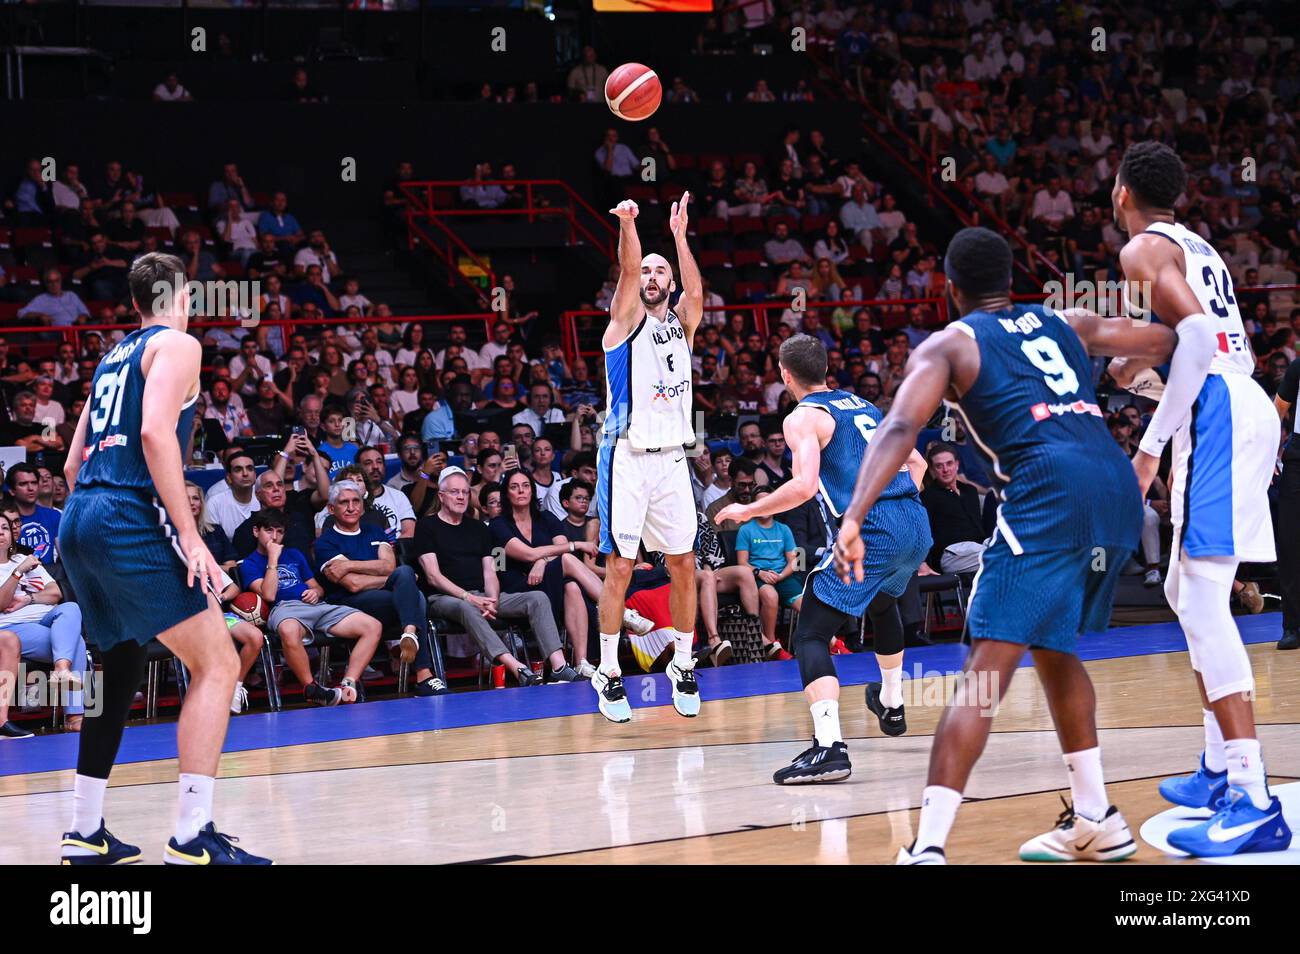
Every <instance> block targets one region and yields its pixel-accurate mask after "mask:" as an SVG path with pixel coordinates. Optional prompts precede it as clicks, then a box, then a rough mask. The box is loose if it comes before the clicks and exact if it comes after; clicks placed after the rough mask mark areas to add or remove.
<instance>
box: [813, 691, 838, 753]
mask: <svg viewBox="0 0 1300 954" xmlns="http://www.w3.org/2000/svg"><path fill="white" fill-rule="evenodd" d="M808 708H809V709H810V710H811V711H812V717H813V735H814V736H815V737H816V739H817V744H818V745H822V746H826V747H827V748H830V746H832V745H834V744H835V743H836V742H843V741H844V737H843V736H842V735H840V703H839V700H838V699H823V700H822V701H821V702H814V703H813V704H812V705H811V706H809V707H808Z"/></svg>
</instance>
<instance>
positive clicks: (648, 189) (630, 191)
mask: <svg viewBox="0 0 1300 954" xmlns="http://www.w3.org/2000/svg"><path fill="white" fill-rule="evenodd" d="M623 198H625V199H631V200H632V201H633V202H635V203H637V205H656V204H658V202H659V192H658V191H657V190H656V189H655V187H654V186H651V185H629V186H624V188H623Z"/></svg>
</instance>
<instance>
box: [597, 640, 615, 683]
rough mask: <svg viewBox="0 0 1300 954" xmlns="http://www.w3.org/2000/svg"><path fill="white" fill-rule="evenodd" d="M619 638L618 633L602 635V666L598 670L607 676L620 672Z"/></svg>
mask: <svg viewBox="0 0 1300 954" xmlns="http://www.w3.org/2000/svg"><path fill="white" fill-rule="evenodd" d="M618 638H619V634H618V633H601V634H600V665H599V666H597V667H596V668H597V669H599V670H600V671H601V672H603V673H605V674H606V675H611V674H614V673H618V672H619V668H618Z"/></svg>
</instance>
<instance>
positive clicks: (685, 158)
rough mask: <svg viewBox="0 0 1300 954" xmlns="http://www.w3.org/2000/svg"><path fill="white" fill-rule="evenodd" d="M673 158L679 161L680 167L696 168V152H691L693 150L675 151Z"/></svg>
mask: <svg viewBox="0 0 1300 954" xmlns="http://www.w3.org/2000/svg"><path fill="white" fill-rule="evenodd" d="M673 159H675V160H676V161H677V168H678V169H694V168H695V154H694V153H691V152H675V153H673Z"/></svg>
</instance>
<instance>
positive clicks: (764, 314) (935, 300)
mask: <svg viewBox="0 0 1300 954" xmlns="http://www.w3.org/2000/svg"><path fill="white" fill-rule="evenodd" d="M1233 291H1234V292H1235V293H1236V294H1237V296H1238V297H1240V296H1241V294H1242V293H1243V292H1245V293H1247V294H1251V293H1259V292H1262V293H1265V294H1267V293H1272V292H1283V291H1292V292H1294V291H1300V284H1279V285H1244V286H1241V287H1238V288H1235V289H1233ZM1048 295H1049V293H1048V292H1045V291H1044V292H1034V293H1031V294H1015V295H1012V296H1011V300H1012V301H1042V300H1044V299H1045V298H1047V297H1048ZM912 305H931V306H934V308H935V314H934V317H935V318H936V319H937V320H935V321H932V322H931V323H930V325H929V327H930V328H931V329H937V328H942V327H943V326H944V325H947V324H948V322H949V320H951V318H952V316H951V315H949V314H948V298H947V296H946V295H945V296H933V297H927V298H872V299H866V300H855V301H834V302H817V303H813V302H809V303H808V306H807V308H806V309H805V312H806V311H817V312H818V314H819V315H822V316H827V315H828V314H829V312H832V311H834V310H835V309H837V308H851V309H853V310H854V311H857V310H858V309H859V308H866V309H869V310H872V311H879V310H889V311H895V310H903V309H906V308H909V307H910V306H912ZM789 307H790V301H788V300H785V299H782V300H780V301H762V302H751V303H748V304H743V305H721V306H718V305H714V306H708V305H706V306H705V308H704V310H705V311H706V312H714V313H716V312H722V313H723V314H724V315H729V314H733V313H736V312H740V313H742V314H744V313H748V314H749V315H750V321H751V323H752V326H753V328H754V330H756V331H757V332H758V333H759V334H760V335H762V336H763V337H764V339H766V338H767V336H768V334H769V332H770V329H771V322H770V321H769V320H768V313H769V312H772V311H785V310H786V309H787V308H789ZM608 315H609V312H608V311H601V310H599V309H573V310H570V311H566V312H564V313H563V314H561V316H560V340H561V342H562V344H563V347H564V351H565V356H566V358H567V359H568V360H569V361H572V360H573V359H574V358H575V357H578V356H581V357H584V358H593V357H599V356H602V355H603V354H604V352H603V350H601V349H600V348H599V347H598V345H599V341H597V342H596V345H597V346H596V347H591V346H589V345H590V342H589V341H584V340H583V338H582V334H581V329H580V328H579V321H578V319H579V318H593V317H600V316H604V317H608ZM877 317H878V315H877ZM593 324H594V323H593ZM900 326H901V325H900ZM601 327H602V330H603V325H602V326H601ZM823 327H825V326H823ZM886 330H890V329H889V328H886Z"/></svg>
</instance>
